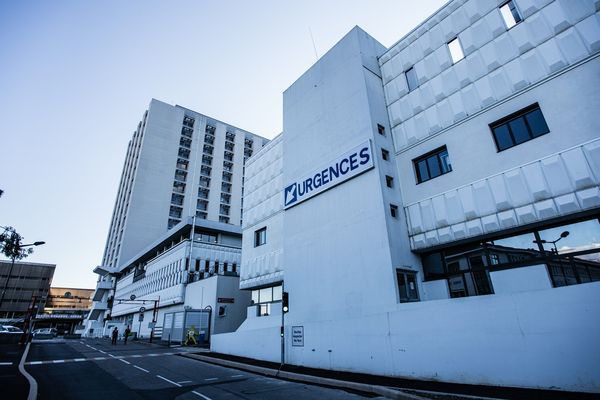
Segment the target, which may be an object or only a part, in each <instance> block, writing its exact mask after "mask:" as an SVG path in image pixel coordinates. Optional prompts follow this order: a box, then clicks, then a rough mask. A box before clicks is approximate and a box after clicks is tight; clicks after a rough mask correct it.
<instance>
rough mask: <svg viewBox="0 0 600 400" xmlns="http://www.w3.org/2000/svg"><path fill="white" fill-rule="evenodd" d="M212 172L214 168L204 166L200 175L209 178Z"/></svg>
mask: <svg viewBox="0 0 600 400" xmlns="http://www.w3.org/2000/svg"><path fill="white" fill-rule="evenodd" d="M211 171H212V168H211V167H209V166H207V165H203V166H201V167H200V173H201V174H202V175H207V176H208V175H210V173H211Z"/></svg>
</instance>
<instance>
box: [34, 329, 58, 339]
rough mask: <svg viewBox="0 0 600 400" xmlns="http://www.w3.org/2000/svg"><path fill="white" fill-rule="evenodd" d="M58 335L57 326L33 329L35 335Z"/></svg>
mask: <svg viewBox="0 0 600 400" xmlns="http://www.w3.org/2000/svg"><path fill="white" fill-rule="evenodd" d="M57 335H58V331H57V330H56V328H41V329H36V330H34V331H33V337H36V336H52V337H56V336H57Z"/></svg>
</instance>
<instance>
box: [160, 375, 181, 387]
mask: <svg viewBox="0 0 600 400" xmlns="http://www.w3.org/2000/svg"><path fill="white" fill-rule="evenodd" d="M156 377H157V378H160V379H162V380H163V381H167V382H169V383H172V384H173V385H175V386H177V387H181V385H180V384H179V383H177V382H173V381H171V380H169V379H167V378H164V377H162V376H160V375H156Z"/></svg>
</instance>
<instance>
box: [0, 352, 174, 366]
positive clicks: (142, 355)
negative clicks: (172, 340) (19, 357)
mask: <svg viewBox="0 0 600 400" xmlns="http://www.w3.org/2000/svg"><path fill="white" fill-rule="evenodd" d="M180 354H184V352H179V353H152V354H131V355H125V356H115V355H113V354H109V353H107V355H108V356H110V357H89V358H70V359H65V360H44V361H28V362H26V363H25V365H39V364H58V363H70V362H80V361H102V360H122V359H124V358H142V357H158V356H172V355H180ZM0 365H2V364H0Z"/></svg>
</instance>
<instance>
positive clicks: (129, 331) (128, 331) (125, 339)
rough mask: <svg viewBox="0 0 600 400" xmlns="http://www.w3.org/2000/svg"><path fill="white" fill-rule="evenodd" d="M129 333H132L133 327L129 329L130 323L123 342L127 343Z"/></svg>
mask: <svg viewBox="0 0 600 400" xmlns="http://www.w3.org/2000/svg"><path fill="white" fill-rule="evenodd" d="M129 333H131V329H129V325H127V328H125V338H124V342H123V344H127V337H128V336H129Z"/></svg>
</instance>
